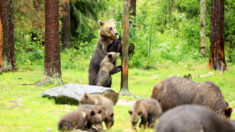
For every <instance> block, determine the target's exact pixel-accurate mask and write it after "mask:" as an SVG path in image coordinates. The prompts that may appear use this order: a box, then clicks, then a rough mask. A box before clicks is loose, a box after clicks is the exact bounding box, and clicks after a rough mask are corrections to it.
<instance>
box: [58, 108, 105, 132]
mask: <svg viewBox="0 0 235 132" xmlns="http://www.w3.org/2000/svg"><path fill="white" fill-rule="evenodd" d="M101 113H102V109H97V110H91V109H80V108H79V109H77V110H76V111H72V112H69V113H67V114H66V115H64V116H63V117H62V118H61V119H60V121H59V123H58V130H63V131H70V130H76V129H80V130H91V129H92V125H95V126H96V128H97V129H98V130H102V117H101Z"/></svg>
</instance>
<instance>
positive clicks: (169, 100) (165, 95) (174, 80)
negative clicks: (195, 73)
mask: <svg viewBox="0 0 235 132" xmlns="http://www.w3.org/2000/svg"><path fill="white" fill-rule="evenodd" d="M151 97H152V98H154V99H156V100H157V101H159V102H160V104H161V108H162V111H163V112H165V111H167V110H169V109H171V108H174V107H176V106H179V105H183V104H199V105H204V106H206V107H208V108H210V109H211V110H213V111H215V112H216V113H217V114H218V115H220V116H223V117H225V118H230V116H231V113H232V108H231V107H230V106H229V105H228V103H227V102H226V101H225V100H224V97H223V94H222V92H221V90H220V88H219V86H217V85H216V84H215V83H213V82H211V81H206V82H194V81H191V80H189V79H186V78H181V77H169V78H167V79H165V80H162V81H161V82H160V83H158V84H157V85H155V86H154V88H153V91H152V96H151Z"/></svg>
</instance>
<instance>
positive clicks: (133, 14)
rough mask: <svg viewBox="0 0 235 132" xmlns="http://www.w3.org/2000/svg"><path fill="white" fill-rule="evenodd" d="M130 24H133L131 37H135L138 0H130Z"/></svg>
mask: <svg viewBox="0 0 235 132" xmlns="http://www.w3.org/2000/svg"><path fill="white" fill-rule="evenodd" d="M130 4H131V5H130V12H131V13H130V17H131V21H130V25H131V28H132V30H131V32H130V37H131V38H134V37H135V24H136V22H135V21H136V0H130Z"/></svg>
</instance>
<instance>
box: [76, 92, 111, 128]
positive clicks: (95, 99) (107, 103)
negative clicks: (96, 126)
mask: <svg viewBox="0 0 235 132" xmlns="http://www.w3.org/2000/svg"><path fill="white" fill-rule="evenodd" d="M84 104H92V105H96V106H102V107H103V108H104V111H105V113H103V121H104V122H105V125H106V128H111V127H112V126H113V124H114V112H113V102H112V101H111V100H110V99H108V98H106V97H104V96H102V95H99V94H92V95H91V94H87V93H85V94H84V96H83V97H82V98H81V99H80V105H84Z"/></svg>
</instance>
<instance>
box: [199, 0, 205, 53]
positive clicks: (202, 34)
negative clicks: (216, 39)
mask: <svg viewBox="0 0 235 132" xmlns="http://www.w3.org/2000/svg"><path fill="white" fill-rule="evenodd" d="M200 40H201V55H202V56H203V57H204V56H205V55H206V0H201V1H200Z"/></svg>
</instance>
